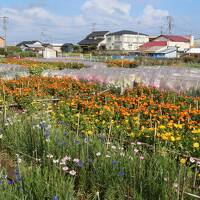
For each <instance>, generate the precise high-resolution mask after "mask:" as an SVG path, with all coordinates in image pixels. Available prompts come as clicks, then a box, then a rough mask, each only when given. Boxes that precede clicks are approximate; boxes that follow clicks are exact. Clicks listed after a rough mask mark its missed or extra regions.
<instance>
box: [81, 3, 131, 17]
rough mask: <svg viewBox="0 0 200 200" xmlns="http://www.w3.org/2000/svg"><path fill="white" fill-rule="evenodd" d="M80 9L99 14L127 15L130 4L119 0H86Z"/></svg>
mask: <svg viewBox="0 0 200 200" xmlns="http://www.w3.org/2000/svg"><path fill="white" fill-rule="evenodd" d="M82 9H83V10H84V11H85V12H95V11H97V13H99V14H104V15H109V16H113V15H115V14H120V15H129V14H130V10H131V4H128V3H124V2H122V1H119V0H87V1H86V2H85V3H84V4H83V6H82Z"/></svg>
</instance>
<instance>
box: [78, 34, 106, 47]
mask: <svg viewBox="0 0 200 200" xmlns="http://www.w3.org/2000/svg"><path fill="white" fill-rule="evenodd" d="M108 33H109V31H94V32H92V33H90V34H89V35H88V36H87V37H86V38H85V39H83V40H81V41H80V42H79V43H78V44H79V45H80V47H81V48H82V49H83V50H106V35H107V34H108Z"/></svg>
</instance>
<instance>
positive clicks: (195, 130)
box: [192, 128, 200, 134]
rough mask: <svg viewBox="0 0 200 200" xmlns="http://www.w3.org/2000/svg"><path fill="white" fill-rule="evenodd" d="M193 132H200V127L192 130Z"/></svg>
mask: <svg viewBox="0 0 200 200" xmlns="http://www.w3.org/2000/svg"><path fill="white" fill-rule="evenodd" d="M192 133H196V134H198V133H200V128H199V129H194V130H193V131H192Z"/></svg>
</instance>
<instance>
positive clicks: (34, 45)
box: [17, 40, 44, 53]
mask: <svg viewBox="0 0 200 200" xmlns="http://www.w3.org/2000/svg"><path fill="white" fill-rule="evenodd" d="M17 47H19V48H20V49H21V50H22V51H27V50H30V51H33V52H36V53H42V51H43V50H44V46H43V44H42V43H41V42H40V41H37V40H34V41H23V42H20V43H19V44H17Z"/></svg>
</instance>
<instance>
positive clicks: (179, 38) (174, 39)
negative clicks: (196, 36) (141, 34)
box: [157, 35, 190, 42]
mask: <svg viewBox="0 0 200 200" xmlns="http://www.w3.org/2000/svg"><path fill="white" fill-rule="evenodd" d="M159 37H164V38H166V39H168V40H170V41H172V42H190V39H189V38H188V37H186V36H181V35H160V36H159ZM159 37H157V39H158V38H159Z"/></svg>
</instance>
